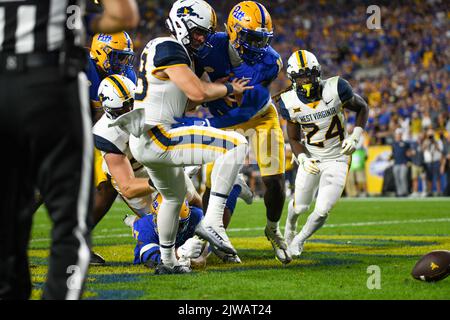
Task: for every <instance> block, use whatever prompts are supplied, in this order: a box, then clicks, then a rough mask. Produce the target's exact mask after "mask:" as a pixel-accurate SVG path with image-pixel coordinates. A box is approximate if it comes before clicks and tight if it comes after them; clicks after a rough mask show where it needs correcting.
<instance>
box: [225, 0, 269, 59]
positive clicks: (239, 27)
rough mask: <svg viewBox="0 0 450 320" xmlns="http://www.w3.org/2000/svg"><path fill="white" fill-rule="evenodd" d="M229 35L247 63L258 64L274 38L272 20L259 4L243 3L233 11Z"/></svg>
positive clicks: (228, 22)
mask: <svg viewBox="0 0 450 320" xmlns="http://www.w3.org/2000/svg"><path fill="white" fill-rule="evenodd" d="M227 33H228V37H229V38H230V43H231V44H232V45H233V46H234V47H235V48H236V49H237V50H238V52H239V54H240V55H241V57H242V58H243V59H244V60H246V61H247V62H256V61H258V60H259V59H260V58H261V57H262V56H263V55H264V54H265V52H266V51H267V49H268V47H269V45H270V42H271V40H272V38H273V25H272V18H271V17H270V14H269V12H268V11H267V9H266V8H265V7H264V6H263V5H262V4H260V3H259V2H255V1H242V2H240V3H238V4H237V5H236V6H234V8H233V9H231V12H230V14H229V16H228V21H227Z"/></svg>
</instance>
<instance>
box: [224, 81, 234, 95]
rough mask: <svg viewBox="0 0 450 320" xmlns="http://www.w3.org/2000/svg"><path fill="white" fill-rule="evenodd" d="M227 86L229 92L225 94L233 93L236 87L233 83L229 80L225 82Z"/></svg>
mask: <svg viewBox="0 0 450 320" xmlns="http://www.w3.org/2000/svg"><path fill="white" fill-rule="evenodd" d="M224 85H225V87H227V94H226V95H225V96H229V95H230V94H233V92H234V88H233V85H232V84H231V83H229V82H227V83H224Z"/></svg>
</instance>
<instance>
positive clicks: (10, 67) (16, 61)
mask: <svg viewBox="0 0 450 320" xmlns="http://www.w3.org/2000/svg"><path fill="white" fill-rule="evenodd" d="M63 58H64V57H63V54H62V53H61V52H60V51H53V52H46V53H44V52H43V53H27V54H14V53H11V54H9V53H1V52H0V74H1V73H18V72H23V71H26V70H28V69H33V68H40V67H50V66H55V67H56V66H59V65H61V64H62V61H63Z"/></svg>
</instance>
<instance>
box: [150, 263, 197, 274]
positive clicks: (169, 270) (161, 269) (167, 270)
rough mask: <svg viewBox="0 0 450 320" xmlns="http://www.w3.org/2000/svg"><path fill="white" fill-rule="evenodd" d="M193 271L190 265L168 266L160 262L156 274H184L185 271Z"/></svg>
mask: <svg viewBox="0 0 450 320" xmlns="http://www.w3.org/2000/svg"><path fill="white" fill-rule="evenodd" d="M191 272H192V269H191V268H190V267H187V266H181V265H177V266H173V267H169V266H166V265H165V264H162V263H160V264H158V265H157V266H156V268H155V274H157V275H162V274H184V273H191Z"/></svg>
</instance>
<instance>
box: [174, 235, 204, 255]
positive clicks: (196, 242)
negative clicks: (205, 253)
mask: <svg viewBox="0 0 450 320" xmlns="http://www.w3.org/2000/svg"><path fill="white" fill-rule="evenodd" d="M202 249H203V241H202V240H200V239H199V238H197V237H193V238H189V239H187V240H186V242H185V243H184V244H183V245H182V246H181V247H179V248H178V249H177V254H178V257H180V259H183V258H198V257H199V256H200V254H201V253H202Z"/></svg>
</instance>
